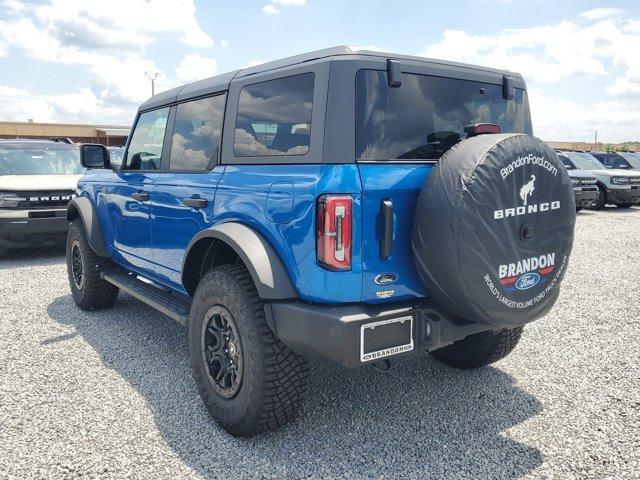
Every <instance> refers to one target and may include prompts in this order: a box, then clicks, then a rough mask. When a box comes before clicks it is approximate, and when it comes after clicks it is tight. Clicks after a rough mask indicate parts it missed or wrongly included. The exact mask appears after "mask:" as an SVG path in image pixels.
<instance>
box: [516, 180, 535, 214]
mask: <svg viewBox="0 0 640 480" xmlns="http://www.w3.org/2000/svg"><path fill="white" fill-rule="evenodd" d="M535 181H536V176H535V175H531V180H530V181H529V182H528V183H525V184H524V185H523V186H522V188H521V189H520V198H521V199H522V201H523V202H524V206H525V207H526V206H527V199H528V198H529V196H530V195H531V194H533V191H534V190H535V188H536V187H535V186H534V184H535Z"/></svg>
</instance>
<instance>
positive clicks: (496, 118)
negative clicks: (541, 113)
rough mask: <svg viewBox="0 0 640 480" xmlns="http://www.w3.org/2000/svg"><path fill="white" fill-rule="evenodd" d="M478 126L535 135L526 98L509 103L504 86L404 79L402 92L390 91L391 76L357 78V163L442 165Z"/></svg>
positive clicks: (519, 94)
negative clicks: (444, 156)
mask: <svg viewBox="0 0 640 480" xmlns="http://www.w3.org/2000/svg"><path fill="white" fill-rule="evenodd" d="M475 123H495V124H497V125H500V128H501V131H502V132H517V133H531V119H530V114H529V104H528V101H527V95H526V92H525V91H524V90H521V89H516V90H515V95H514V99H513V100H505V99H504V98H502V86H501V85H492V84H486V83H479V82H471V81H466V80H457V79H452V78H441V77H431V76H426V75H414V74H402V86H401V87H399V88H390V87H389V86H388V84H387V74H386V72H380V71H374V70H361V71H360V72H358V74H357V76H356V157H357V158H360V159H367V160H391V159H428V160H436V159H438V158H440V156H442V154H444V153H445V152H446V151H447V150H449V149H450V148H451V147H452V146H453V145H455V144H456V143H457V142H458V141H460V140H461V139H464V138H466V137H467V134H466V133H465V132H464V127H465V126H467V125H472V124H475Z"/></svg>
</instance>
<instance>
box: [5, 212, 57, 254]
mask: <svg viewBox="0 0 640 480" xmlns="http://www.w3.org/2000/svg"><path fill="white" fill-rule="evenodd" d="M68 228H69V222H68V221H67V217H66V209H48V210H6V211H0V247H2V248H23V247H34V246H46V245H53V244H55V243H59V242H60V241H61V240H63V239H64V238H65V236H66V233H67V230H68Z"/></svg>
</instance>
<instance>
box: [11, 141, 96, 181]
mask: <svg viewBox="0 0 640 480" xmlns="http://www.w3.org/2000/svg"><path fill="white" fill-rule="evenodd" d="M83 172H84V167H83V166H82V165H81V164H80V152H79V151H78V150H77V149H76V148H73V149H71V148H69V149H66V148H65V149H61V148H46V147H45V148H28V147H27V148H2V147H0V175H69V174H79V173H83Z"/></svg>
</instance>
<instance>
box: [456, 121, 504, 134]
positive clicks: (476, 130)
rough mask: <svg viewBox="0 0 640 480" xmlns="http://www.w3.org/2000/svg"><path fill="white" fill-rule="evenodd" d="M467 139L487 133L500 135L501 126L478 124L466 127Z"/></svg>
mask: <svg viewBox="0 0 640 480" xmlns="http://www.w3.org/2000/svg"><path fill="white" fill-rule="evenodd" d="M464 131H465V132H466V134H467V137H475V136H476V135H484V134H487V133H500V125H496V124H495V123H476V124H474V125H467V126H466V127H464Z"/></svg>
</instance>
